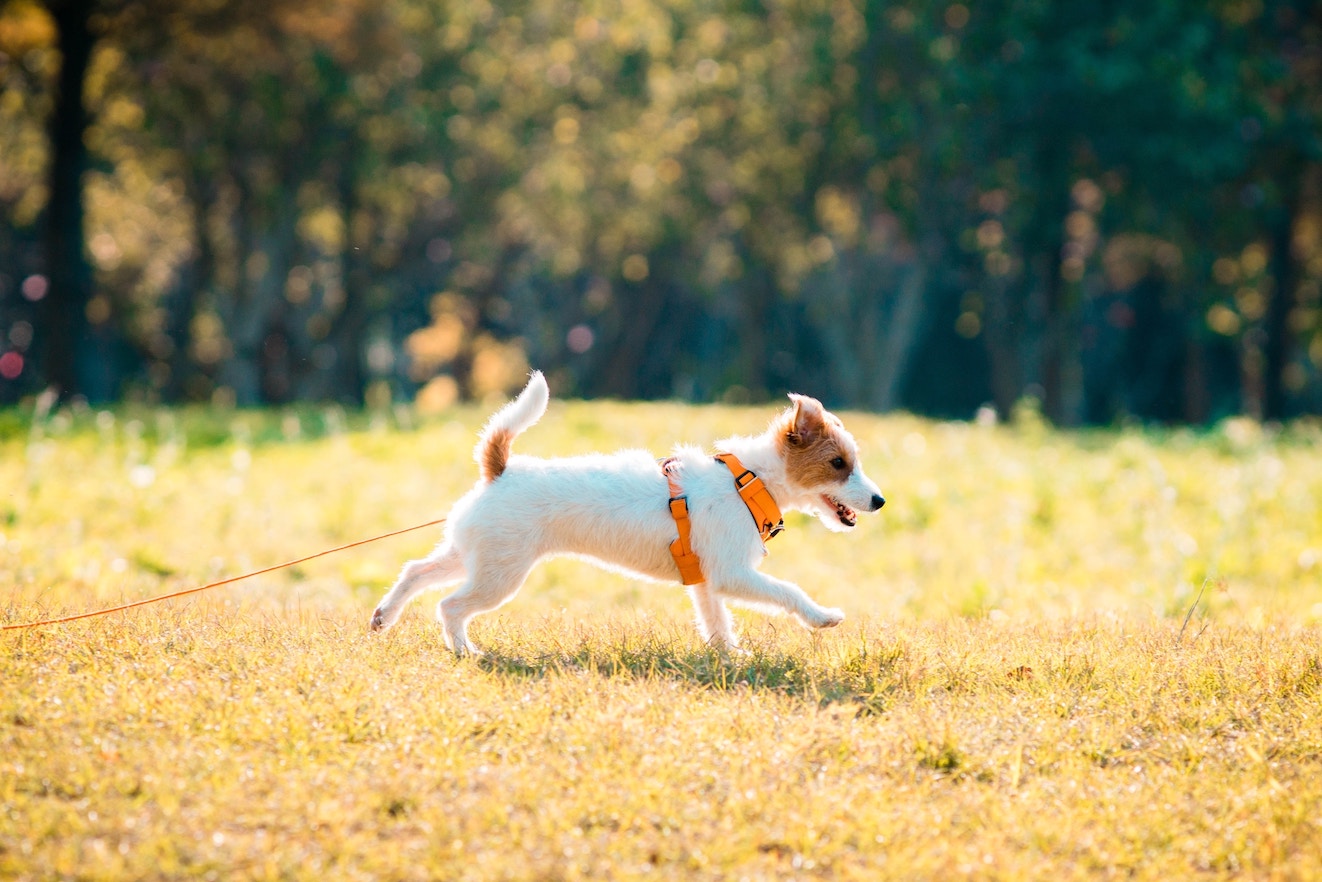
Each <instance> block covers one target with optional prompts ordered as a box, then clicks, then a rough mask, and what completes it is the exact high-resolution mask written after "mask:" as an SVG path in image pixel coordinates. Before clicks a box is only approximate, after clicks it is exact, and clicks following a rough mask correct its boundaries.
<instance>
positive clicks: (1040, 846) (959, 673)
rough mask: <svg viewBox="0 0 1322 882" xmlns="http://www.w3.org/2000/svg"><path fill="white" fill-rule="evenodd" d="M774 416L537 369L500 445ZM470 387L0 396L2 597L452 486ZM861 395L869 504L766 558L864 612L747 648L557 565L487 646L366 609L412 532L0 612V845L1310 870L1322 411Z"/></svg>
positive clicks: (312, 547) (84, 853)
mask: <svg viewBox="0 0 1322 882" xmlns="http://www.w3.org/2000/svg"><path fill="white" fill-rule="evenodd" d="M771 415H772V409H768V408H746V409H739V408H716V407H709V408H689V407H682V406H679V405H639V404H583V403H555V404H553V405H552V409H551V411H550V412H549V413H548V415H547V417H546V418H545V419H544V420H543V422H542V423H541V424H540V425H539V426H537V427H536V428H534V429H533V430H532V431H530V432H529V433H528V434H527V435H525V436H523V437H522V438H520V439H519V441H518V443H517V445H516V446H517V449H518V450H520V451H522V452H527V453H541V454H564V453H574V452H583V451H587V450H594V449H607V450H609V449H614V448H617V447H625V446H633V447H645V448H648V449H651V450H652V451H654V452H655V453H658V454H661V453H664V452H665V451H666V450H667V449H668V448H669V446H670V445H671V443H672V442H674V441H676V440H687V441H692V442H695V443H700V444H708V443H711V442H712V441H714V440H715V439H717V438H719V437H721V436H722V435H725V434H730V433H733V432H753V431H757V430H759V429H760V428H761V427H762V426H763V425H764V424H765V423H766V422H767V421H768V419H769V418H770V416H771ZM485 416H486V411H485V409H481V410H479V409H473V410H461V411H456V412H454V413H452V414H450V415H449V416H448V417H446V418H442V419H437V420H434V421H430V422H424V423H421V424H419V425H414V424H413V422H412V419H411V418H410V417H409V415H408V414H407V413H406V412H403V411H400V412H396V413H392V414H386V415H381V416H378V417H376V418H375V419H374V420H372V421H370V422H369V420H368V418H367V417H359V416H354V417H351V418H346V417H345V415H344V414H342V413H339V412H337V411H319V410H303V411H291V412H288V413H269V414H250V413H231V414H217V413H207V412H185V411H165V412H157V411H146V410H144V411H130V410H125V411H116V412H115V413H113V414H111V413H100V414H98V413H72V414H71V413H57V414H55V415H52V416H45V417H42V418H41V419H39V420H37V421H36V422H35V423H34V422H33V420H32V418H31V415H30V414H28V413H25V412H9V413H0V624H7V623H17V622H23V621H28V620H32V619H37V618H42V617H45V616H48V615H56V614H61V613H72V612H80V611H83V610H86V609H91V608H96V607H100V606H107V605H111V604H114V603H117V602H121V601H125V600H132V599H136V598H140V597H147V596H151V595H155V594H159V593H164V592H166V591H171V590H177V589H181V588H187V587H190V586H193V585H198V584H202V583H205V582H207V581H210V580H213V579H216V578H220V577H223V576H229V575H235V574H238V573H241V572H245V571H247V570H250V569H256V568H258V567H262V566H265V565H268V564H271V563H275V562H279V561H282V560H288V559H290V558H295V557H300V556H302V555H304V554H308V553H312V552H315V551H318V550H321V549H322V548H325V547H328V546H331V545H335V544H339V543H343V542H346V541H349V540H353V539H357V538H360V537H364V536H368V535H372V534H374V533H379V532H383V531H385V530H388V529H391V528H395V527H403V526H408V525H410V524H414V523H418V522H421V521H424V520H427V519H429V518H432V517H436V516H439V515H443V514H444V513H445V510H446V507H447V505H448V503H449V501H451V500H453V499H454V498H455V497H456V496H457V495H459V494H460V493H461V492H463V490H464V489H466V488H467V487H468V486H469V485H470V484H471V483H472V480H473V477H474V467H473V464H472V462H471V460H470V458H469V457H470V451H471V447H472V441H473V438H474V435H475V432H476V430H477V428H478V426H479V425H480V424H481V422H482V420H483V419H484V418H485ZM846 421H847V423H848V424H849V425H850V426H851V428H852V429H853V430H854V432H855V434H856V436H857V437H858V439H859V441H860V443H861V444H862V445H863V448H864V461H865V465H866V468H867V470H868V472H869V474H870V475H871V476H872V477H874V478H875V479H877V480H878V482H879V483H880V484H881V486H882V488H883V490H884V491H885V493H886V496H887V498H888V500H889V501H888V504H887V506H886V508H885V509H884V510H883V511H882V512H881V513H880V514H879V515H877V516H875V517H864V518H861V519H860V520H861V523H860V525H859V527H858V528H857V529H856V530H855V531H854V532H853V533H852V534H851V535H848V536H842V535H836V534H833V533H828V532H827V531H826V530H825V529H824V528H823V527H821V526H820V525H818V524H816V523H815V522H808V521H807V520H806V519H803V518H800V517H798V516H795V517H794V518H792V519H791V521H790V529H789V530H788V531H787V533H786V534H785V535H783V536H781V537H778V538H777V539H776V540H775V541H774V542H773V543H772V554H771V556H770V558H769V559H768V560H767V562H766V565H765V569H766V570H767V571H768V572H771V573H773V574H776V575H778V576H781V577H785V578H790V579H793V580H795V581H797V582H799V583H800V584H802V585H803V586H804V587H805V588H806V589H807V590H808V591H809V593H810V594H812V595H813V596H814V597H815V598H816V599H817V600H819V601H820V602H822V603H824V604H826V605H830V606H840V607H842V608H844V609H845V610H846V611H847V613H848V614H849V619H848V621H847V622H846V623H845V624H844V625H843V626H841V627H840V628H838V629H835V630H833V631H830V632H826V633H822V634H817V635H813V634H808V633H807V632H805V631H803V630H801V629H800V628H798V627H797V626H796V625H794V624H793V623H792V622H791V621H789V620H788V619H785V618H767V617H765V616H761V615H758V614H751V613H750V614H740V615H739V622H740V627H741V630H742V632H743V635H744V642H745V645H746V646H747V647H748V648H749V649H751V654H750V655H748V656H747V657H740V658H736V659H733V660H730V659H725V658H722V657H720V656H719V655H717V654H715V653H714V652H711V651H709V650H708V649H707V648H705V647H704V646H703V645H702V644H701V643H700V642H699V641H698V639H697V637H696V635H695V632H694V630H693V628H692V627H691V625H690V623H689V618H690V612H689V608H688V602H687V599H686V597H685V595H684V593H683V591H682V589H681V588H680V587H679V586H678V585H675V586H662V585H651V584H642V583H637V582H632V581H629V580H627V579H625V578H622V577H620V576H617V575H611V574H607V573H602V572H600V571H597V570H595V569H593V568H591V567H589V566H587V565H585V564H582V563H579V562H576V561H567V560H566V561H554V562H551V563H549V564H546V565H544V566H543V567H541V568H540V569H538V570H537V571H535V572H534V574H533V576H532V577H531V579H530V580H529V583H528V584H527V585H526V586H525V588H524V589H523V591H522V592H521V594H520V596H519V598H518V599H517V600H516V601H515V602H514V603H512V604H510V605H509V606H507V607H505V608H503V609H502V610H501V611H500V612H499V613H497V614H493V615H491V616H487V617H484V618H482V619H479V620H478V621H477V622H476V623H475V624H474V626H473V636H474V639H475V640H476V641H477V642H478V644H479V645H481V646H483V647H484V648H486V649H487V650H488V653H489V654H488V656H487V657H485V658H483V659H476V660H475V659H462V660H456V659H454V658H452V657H451V656H450V655H448V654H447V653H446V652H445V651H444V649H443V646H442V643H441V638H440V634H439V630H438V628H437V626H436V624H435V623H434V622H433V621H432V618H431V611H432V607H433V601H434V600H435V599H437V597H436V596H435V595H425V596H424V597H423V598H422V599H421V601H420V602H417V603H415V604H414V605H413V607H411V608H410V609H409V611H408V612H407V613H406V615H405V617H404V618H403V620H401V622H400V624H399V625H398V626H397V627H396V628H395V629H394V630H392V631H390V632H388V633H386V634H384V635H375V636H371V635H368V634H367V633H366V623H367V619H368V616H369V615H370V613H371V610H372V608H373V605H374V604H375V602H376V600H377V599H378V597H379V595H380V594H381V592H382V591H383V590H384V588H385V587H386V586H387V585H388V584H389V582H390V581H391V579H392V578H393V576H394V574H395V573H396V572H397V570H398V568H399V565H400V564H401V563H402V562H403V561H404V560H405V559H407V558H409V557H415V556H418V555H421V554H422V553H424V552H425V551H426V550H428V548H429V547H430V545H431V544H432V542H433V541H434V539H435V534H431V535H429V534H427V533H415V534H410V535H408V536H403V537H399V538H395V539H391V540H388V541H386V542H382V543H380V544H376V545H371V546H367V547H364V548H359V549H355V550H353V551H349V552H345V553H343V554H341V555H337V556H334V557H328V558H323V559H320V560H317V561H314V562H311V563H308V564H305V565H303V566H300V567H298V568H295V569H293V570H287V571H283V572H281V573H276V574H271V575H269V576H263V577H260V578H258V579H254V580H252V581H249V582H244V583H240V584H238V585H234V586H229V587H226V588H221V589H217V590H216V591H212V592H206V593H203V594H199V595H194V596H192V597H190V598H188V599H185V600H179V601H171V602H168V603H165V604H161V605H156V606H148V607H144V608H142V609H138V610H134V611H130V612H127V613H121V614H116V615H113V616H109V617H105V618H98V619H91V620H87V621H83V622H77V623H72V624H67V625H59V626H54V627H48V628H43V629H36V630H24V631H8V632H3V633H0V878H2V879H47V878H59V879H135V880H137V879H194V878H198V879H201V878H208V879H239V878H242V879H419V880H425V879H473V880H485V879H633V878H648V879H654V878H659V879H666V878H671V879H673V878H729V879H744V878H747V879H764V878H830V879H874V878H904V879H917V878H928V879H947V878H956V877H975V878H990V879H996V878H1004V879H1025V878H1033V879H1053V880H1054V879H1072V878H1091V877H1102V878H1110V877H1125V878H1139V879H1162V880H1168V879H1178V878H1190V877H1197V878H1206V879H1219V878H1254V879H1275V878H1281V879H1307V878H1322V708H1320V702H1322V624H1319V623H1322V455H1320V454H1322V430H1320V429H1319V428H1318V427H1316V426H1307V425H1301V426H1294V427H1290V428H1288V429H1286V430H1284V431H1279V432H1266V431H1264V430H1262V429H1261V428H1259V427H1258V426H1256V425H1254V424H1252V423H1247V422H1231V423H1227V424H1224V425H1222V426H1219V427H1217V428H1216V429H1213V430H1209V431H1206V432H1202V433H1191V432H1186V431H1163V432H1155V433H1154V432H1146V433H1145V432H1141V431H1114V432H1098V433H1058V432H1054V431H1051V430H1049V429H1047V428H1045V427H1044V426H1042V425H1041V424H1040V423H1039V422H1038V421H1036V420H1034V419H1032V417H1031V414H1029V415H1027V416H1026V417H1025V418H1024V419H1023V420H1022V421H1021V422H1020V423H1019V424H1017V425H1016V426H1015V427H1013V428H1006V427H988V426H977V425H965V424H945V423H935V422H930V421H923V420H918V419H913V418H908V417H903V416H888V417H870V416H864V415H849V416H848V417H847V420H846ZM401 423H402V425H401Z"/></svg>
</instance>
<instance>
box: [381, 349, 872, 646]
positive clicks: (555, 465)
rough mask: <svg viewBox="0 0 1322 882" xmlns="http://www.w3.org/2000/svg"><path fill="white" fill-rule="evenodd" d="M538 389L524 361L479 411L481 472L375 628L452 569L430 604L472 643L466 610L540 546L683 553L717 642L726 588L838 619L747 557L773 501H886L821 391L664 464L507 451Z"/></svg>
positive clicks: (603, 557)
mask: <svg viewBox="0 0 1322 882" xmlns="http://www.w3.org/2000/svg"><path fill="white" fill-rule="evenodd" d="M548 397H549V393H548V392H547V388H546V380H545V379H544V378H543V377H542V375H541V374H540V373H536V372H534V373H533V374H532V377H531V379H530V381H529V382H528V385H527V387H526V388H525V389H524V390H523V392H522V393H520V394H519V396H518V398H516V399H515V400H514V401H512V402H510V403H509V404H507V405H506V406H505V407H504V408H503V409H501V410H500V411H499V412H498V413H496V415H495V416H493V417H492V418H491V420H490V422H488V423H487V426H486V428H485V429H484V430H483V431H482V435H481V439H480V440H479V441H478V444H477V448H476V450H475V451H474V456H475V458H476V459H477V462H478V465H479V466H480V469H481V479H480V480H479V481H478V483H477V486H475V487H474V488H473V489H472V490H470V491H469V492H468V493H467V494H466V495H465V496H464V497H463V498H462V499H460V500H459V502H458V503H456V504H455V506H454V509H453V510H452V511H451V513H450V517H449V520H448V521H447V524H446V537H445V540H444V541H443V542H442V543H441V544H440V546H438V547H437V549H436V550H435V551H434V552H433V553H432V554H431V555H429V556H428V557H426V558H423V559H421V560H415V561H410V562H409V563H407V564H405V566H404V568H403V571H402V572H401V573H400V575H399V579H398V580H397V581H396V582H395V584H394V586H393V587H392V588H391V589H390V590H389V591H388V592H387V593H386V595H385V597H384V598H383V599H382V600H381V603H380V605H379V606H377V608H376V610H375V611H374V612H373V613H372V621H371V629H372V630H373V631H380V630H383V629H385V628H388V627H390V626H391V625H393V624H394V623H395V622H396V621H397V620H398V619H399V616H400V613H401V612H403V609H404V607H405V605H406V604H408V602H409V601H410V600H411V599H412V598H413V597H414V595H416V594H418V593H419V592H420V591H422V590H424V589H426V588H431V587H439V586H441V585H445V584H449V583H454V582H462V584H461V585H460V586H459V588H458V589H456V590H455V591H454V593H453V594H450V595H449V596H448V597H446V598H445V599H443V600H442V601H441V602H440V604H439V605H438V607H437V617H438V618H439V619H440V621H441V623H442V625H443V626H444V629H445V643H446V645H447V646H448V647H450V648H451V649H452V650H454V651H455V652H456V653H459V654H461V655H462V654H465V653H474V654H476V653H477V652H478V650H477V648H476V647H475V646H474V645H473V644H472V642H471V641H470V640H469V639H468V623H469V621H470V620H471V619H472V618H473V617H474V616H476V615H478V614H479V613H484V612H488V611H490V610H493V609H495V608H496V607H498V606H500V605H501V604H503V603H505V602H506V601H508V600H509V599H510V598H512V597H513V596H514V594H515V593H516V592H517V591H518V590H519V586H520V585H522V584H523V581H524V578H525V577H526V576H527V575H528V573H529V571H530V570H531V569H532V567H533V566H534V565H535V564H536V563H537V562H538V561H539V560H541V559H542V558H545V557H549V556H552V555H565V554H568V555H578V556H581V557H585V558H588V559H590V560H592V561H593V562H595V563H598V564H600V565H603V566H606V567H608V568H613V569H618V570H622V571H625V572H627V573H632V574H635V575H639V576H643V577H646V578H649V579H657V580H661V581H680V579H681V569H680V568H681V566H685V569H684V570H683V571H682V572H683V577H684V578H683V581H684V582H685V584H688V585H689V591H690V593H691V595H692V598H693V605H694V607H695V608H696V609H697V624H698V628H699V630H700V631H701V633H702V636H703V638H704V639H705V640H707V641H708V642H709V643H710V644H711V645H712V646H715V647H717V648H719V649H722V650H731V649H734V648H736V646H737V642H736V639H735V634H734V629H733V625H732V622H731V619H730V613H729V611H728V610H727V609H726V606H725V603H726V601H727V600H728V601H731V602H733V603H738V604H741V605H747V606H754V607H761V608H764V609H769V610H772V611H776V612H779V611H785V612H789V613H792V614H793V615H794V616H795V617H797V618H798V619H799V620H800V621H801V622H803V624H805V625H807V626H808V627H812V628H830V627H833V626H835V625H838V624H840V622H842V621H844V617H845V614H844V613H843V612H841V611H840V610H838V609H828V608H826V607H823V606H820V605H818V604H817V603H815V602H814V601H813V600H812V598H810V597H809V596H808V595H807V594H805V593H804V592H803V590H802V589H801V588H799V587H798V586H797V585H794V584H792V583H790V582H785V581H782V580H780V579H774V578H772V577H770V576H766V575H763V574H762V573H759V572H758V569H757V568H758V565H759V564H760V563H761V562H762V558H763V556H764V555H765V554H766V553H767V551H766V546H765V544H764V542H765V539H766V538H767V537H769V536H772V535H775V533H776V532H778V531H779V528H780V525H779V523H777V522H778V521H779V518H780V514H779V511H778V510H777V506H780V507H784V508H787V509H794V510H797V511H804V512H809V513H811V514H813V515H816V516H817V517H818V518H819V519H820V520H821V521H822V522H823V523H824V524H826V526H827V527H829V528H831V529H832V530H836V531H840V532H843V531H845V530H848V529H850V528H852V527H853V526H854V524H855V523H856V521H857V518H856V516H855V514H854V512H855V510H856V509H858V510H864V511H877V510H878V509H880V508H881V507H882V505H884V504H885V500H884V499H883V498H882V496H881V491H880V490H878V489H877V485H876V484H874V483H873V482H872V481H871V480H869V479H868V477H867V476H866V475H865V474H863V468H862V466H861V465H860V464H859V461H858V447H857V445H856V444H855V443H854V439H853V437H852V436H851V435H850V434H849V433H848V432H847V431H845V428H844V425H843V424H842V423H841V422H840V420H839V419H837V418H836V417H835V416H834V415H833V414H831V413H828V412H827V411H826V409H825V408H823V407H822V405H821V403H820V402H818V401H816V400H815V399H812V398H808V397H806V396H802V395H791V396H790V399H791V400H792V401H793V406H792V407H790V408H789V409H788V410H786V411H785V412H784V413H783V414H781V415H780V416H779V417H777V418H776V419H775V420H774V421H773V422H772V424H771V426H770V427H769V428H768V429H767V431H766V432H764V433H763V434H761V435H758V436H756V437H734V438H728V439H726V440H724V441H722V442H720V443H719V444H718V445H717V448H718V449H719V450H720V451H723V452H726V453H728V454H733V455H734V456H733V457H727V459H728V460H731V461H732V462H731V463H727V462H723V461H721V460H719V459H717V458H714V457H713V456H712V455H709V454H705V453H703V452H702V451H700V450H698V449H697V448H694V447H680V448H678V449H677V450H676V453H675V455H674V456H673V457H671V458H670V459H669V460H667V461H665V462H664V463H661V464H659V463H658V462H657V460H656V459H654V458H653V457H652V456H651V455H650V454H648V453H646V452H645V451H634V450H626V451H622V452H620V453H616V454H613V455H610V456H606V455H601V454H592V455H588V456H577V457H570V458H562V459H536V458H534V457H529V456H511V455H510V444H511V442H512V441H513V440H514V437H515V436H516V435H518V434H519V433H521V432H523V431H524V430H526V429H527V428H529V427H530V426H532V425H533V424H534V423H536V422H537V420H538V419H540V418H541V416H542V414H543V413H545V412H546V405H547V400H548ZM736 484H739V485H740V487H743V488H744V489H743V490H741V489H740V487H737V486H736ZM768 494H769V495H768ZM667 503H670V504H669V506H668V504H667ZM750 513H751V514H752V517H750ZM677 533H678V534H679V536H680V538H679V539H677V538H676V535H677ZM686 534H687V535H686ZM681 557H684V558H686V559H685V560H683V561H682V560H681Z"/></svg>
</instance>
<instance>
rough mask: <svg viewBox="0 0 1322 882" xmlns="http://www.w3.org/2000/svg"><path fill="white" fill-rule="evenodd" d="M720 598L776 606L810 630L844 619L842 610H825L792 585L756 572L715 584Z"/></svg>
mask: <svg viewBox="0 0 1322 882" xmlns="http://www.w3.org/2000/svg"><path fill="white" fill-rule="evenodd" d="M713 588H714V589H715V591H716V593H717V595H718V596H725V597H728V598H729V599H730V600H733V601H735V602H737V603H742V604H747V605H749V606H754V607H758V606H760V607H773V608H775V609H777V610H783V611H784V612H787V613H790V614H791V615H793V616H794V617H795V618H797V619H798V620H799V621H801V622H803V624H805V625H807V626H808V627H809V628H834V627H835V626H836V625H838V624H840V623H841V622H843V621H844V620H845V613H844V611H843V610H840V609H835V608H830V607H825V606H822V605H820V604H819V603H817V602H816V601H814V600H813V599H812V598H811V597H809V596H808V595H807V594H806V593H805V592H804V590H803V589H802V588H800V587H799V586H798V585H795V584H794V583H793V582H786V581H784V580H783V579H777V578H774V577H772V576H768V575H766V574H764V573H759V572H758V571H757V570H742V571H738V572H735V573H732V574H729V575H727V576H726V577H725V578H723V579H721V580H720V581H719V582H717V583H714V584H713Z"/></svg>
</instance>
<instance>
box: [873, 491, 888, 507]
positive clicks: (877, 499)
mask: <svg viewBox="0 0 1322 882" xmlns="http://www.w3.org/2000/svg"><path fill="white" fill-rule="evenodd" d="M885 504H886V500H885V499H882V498H881V494H880V493H875V494H873V496H872V510H873V511H876V510H877V509H879V508H881V507H882V506H883V505H885Z"/></svg>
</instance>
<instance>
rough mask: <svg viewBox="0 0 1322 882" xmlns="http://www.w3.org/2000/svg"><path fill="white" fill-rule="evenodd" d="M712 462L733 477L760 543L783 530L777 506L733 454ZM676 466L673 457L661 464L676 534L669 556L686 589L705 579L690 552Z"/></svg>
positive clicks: (685, 499)
mask: <svg viewBox="0 0 1322 882" xmlns="http://www.w3.org/2000/svg"><path fill="white" fill-rule="evenodd" d="M715 458H716V460H717V461H718V462H720V463H722V464H724V465H725V467H726V468H728V469H729V470H730V474H731V475H732V476H733V477H734V486H735V489H737V490H738V491H739V497H740V498H741V499H742V500H743V501H744V505H745V506H747V508H748V513H749V514H750V515H752V517H753V523H755V524H756V525H757V532H758V535H760V536H761V537H762V541H763V542H764V543H765V542H766V541H767V540H768V539H770V538H771V537H772V536H775V535H777V534H778V533H780V532H781V531H782V530H784V529H785V521H784V520H783V519H782V518H781V515H780V506H778V505H776V500H775V499H773V498H772V496H771V492H770V491H769V490H767V488H766V485H765V484H764V483H762V479H761V478H759V477H758V476H757V475H756V474H755V473H754V472H752V471H749V470H748V469H746V468H744V464H743V463H742V462H740V461H739V458H738V457H737V456H735V455H734V454H733V453H719V454H717V455H716V457H715ZM678 462H679V461H678V459H677V458H676V457H673V456H672V457H669V458H667V459H663V460H661V461H660V465H661V472H662V474H664V475H665V476H666V482H667V483H668V484H669V485H670V516H671V517H672V518H674V519H675V530H676V531H677V532H678V534H679V535H678V536H677V537H676V539H675V540H674V541H673V542H671V543H670V555H671V557H673V558H674V559H675V566H676V567H678V568H679V576H680V580H681V581H682V582H683V583H684V584H685V585H696V584H697V583H699V582H705V581H706V577H705V576H704V575H703V573H702V562H701V561H700V560H699V559H698V555H697V552H695V551H694V550H693V543H692V540H691V537H692V533H693V524H692V522H691V521H690V520H689V501H688V497H687V496H685V495H684V493H683V491H682V489H681V488H680V486H679V482H678V481H676V480H675V471H676V469H675V466H676V465H678ZM764 550H765V549H764Z"/></svg>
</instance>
